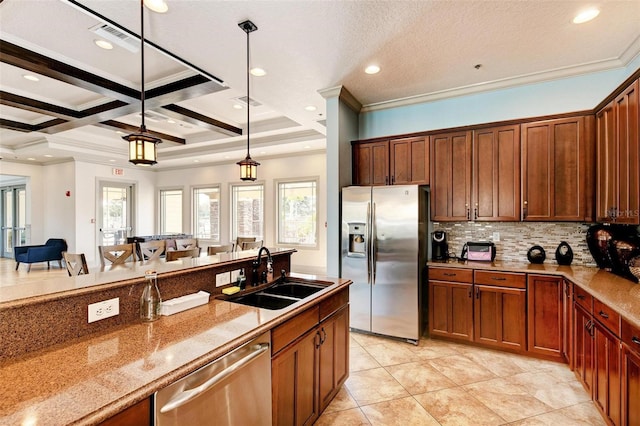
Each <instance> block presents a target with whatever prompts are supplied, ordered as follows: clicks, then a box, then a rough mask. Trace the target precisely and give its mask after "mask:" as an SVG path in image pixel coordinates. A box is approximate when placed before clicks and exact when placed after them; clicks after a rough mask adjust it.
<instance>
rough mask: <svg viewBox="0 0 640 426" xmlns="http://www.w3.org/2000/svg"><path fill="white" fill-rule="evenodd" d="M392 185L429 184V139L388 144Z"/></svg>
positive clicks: (400, 140) (410, 139)
mask: <svg viewBox="0 0 640 426" xmlns="http://www.w3.org/2000/svg"><path fill="white" fill-rule="evenodd" d="M389 159H390V165H391V166H390V173H391V184H392V185H404V184H425V185H426V184H428V183H429V137H419V138H406V139H395V140H391V141H390V142H389Z"/></svg>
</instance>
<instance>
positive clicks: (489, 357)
mask: <svg viewBox="0 0 640 426" xmlns="http://www.w3.org/2000/svg"><path fill="white" fill-rule="evenodd" d="M464 356H465V357H467V358H469V359H470V360H472V361H473V362H475V363H478V364H480V365H482V366H484V367H485V368H486V369H487V370H489V371H491V372H492V373H493V374H495V375H496V376H498V377H505V376H512V375H514V374H519V373H524V372H525V371H527V370H525V369H523V368H522V367H521V366H520V365H518V363H516V362H515V361H514V356H515V355H512V354H505V353H500V352H496V351H492V350H483V351H472V352H471V351H470V352H466V353H465V354H464Z"/></svg>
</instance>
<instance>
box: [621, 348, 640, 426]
mask: <svg viewBox="0 0 640 426" xmlns="http://www.w3.org/2000/svg"><path fill="white" fill-rule="evenodd" d="M638 401H640V356H639V355H638V354H637V353H634V352H633V351H631V350H630V349H629V348H628V347H627V346H626V345H623V346H622V424H624V425H640V404H638Z"/></svg>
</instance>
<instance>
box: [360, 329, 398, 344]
mask: <svg viewBox="0 0 640 426" xmlns="http://www.w3.org/2000/svg"><path fill="white" fill-rule="evenodd" d="M351 337H353V339H354V340H355V341H356V342H358V343H359V344H360V346H368V345H378V344H380V343H385V342H389V341H392V340H391V338H389V337H383V336H377V335H375V334H366V333H359V332H356V331H352V332H351Z"/></svg>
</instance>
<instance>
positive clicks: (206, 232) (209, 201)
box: [193, 186, 220, 242]
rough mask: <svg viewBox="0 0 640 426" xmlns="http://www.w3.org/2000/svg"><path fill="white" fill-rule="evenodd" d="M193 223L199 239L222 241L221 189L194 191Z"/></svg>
mask: <svg viewBox="0 0 640 426" xmlns="http://www.w3.org/2000/svg"><path fill="white" fill-rule="evenodd" d="M193 216H194V217H193V223H194V225H193V226H194V230H193V231H194V234H195V236H196V237H197V238H208V239H211V240H213V241H215V242H219V241H220V187H219V186H211V187H204V188H194V189H193Z"/></svg>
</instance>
